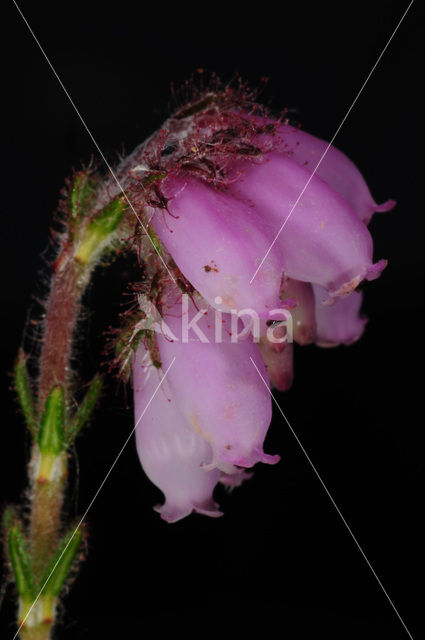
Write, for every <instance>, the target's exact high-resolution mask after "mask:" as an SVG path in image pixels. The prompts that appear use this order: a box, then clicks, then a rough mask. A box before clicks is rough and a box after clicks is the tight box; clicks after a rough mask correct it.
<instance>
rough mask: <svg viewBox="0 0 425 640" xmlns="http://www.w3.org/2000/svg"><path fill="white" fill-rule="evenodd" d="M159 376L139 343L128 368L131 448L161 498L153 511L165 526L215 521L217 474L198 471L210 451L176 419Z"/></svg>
mask: <svg viewBox="0 0 425 640" xmlns="http://www.w3.org/2000/svg"><path fill="white" fill-rule="evenodd" d="M162 377H163V373H162V372H160V371H158V369H157V368H155V367H154V366H153V365H152V364H151V360H150V356H149V352H148V351H146V350H145V348H144V346H143V344H141V345H140V346H139V347H138V349H137V353H136V358H135V361H134V365H133V387H134V415H135V420H136V423H137V428H136V446H137V453H138V454H139V458H140V462H141V464H142V467H143V469H144V471H145V473H146V475H147V476H148V478H149V479H150V480H151V481H152V482H153V483H154V484H155V485H156V486H157V487H159V489H161V491H162V492H163V494H164V495H165V503H164V504H163V505H162V506H159V507H156V511H158V512H159V513H160V514H161V517H162V518H163V519H164V520H167V521H168V522H176V521H177V520H180V519H181V518H184V517H185V516H187V515H189V514H190V513H192V511H196V512H198V513H202V514H204V515H208V516H220V515H222V514H221V512H220V511H218V508H217V504H216V503H215V502H214V500H213V497H212V494H213V490H214V487H215V485H216V484H217V482H218V480H219V478H220V475H221V473H220V471H219V470H218V469H212V470H211V471H207V470H206V469H205V468H204V467H205V465H207V464H209V463H210V462H211V458H212V449H211V446H210V445H209V444H208V442H207V441H206V440H205V439H204V438H202V437H201V436H200V435H199V434H198V433H196V431H195V430H194V429H193V428H192V426H191V425H190V423H189V422H187V420H186V419H185V418H184V417H183V416H182V414H181V412H180V410H179V402H178V399H176V398H175V397H174V396H173V394H172V393H171V392H170V389H169V385H168V381H167V379H165V380H162ZM161 380H162V383H161V386H160V387H159V388H158V389H157V387H158V385H159V384H160V382H161ZM155 390H156V393H155ZM141 416H142V417H141Z"/></svg>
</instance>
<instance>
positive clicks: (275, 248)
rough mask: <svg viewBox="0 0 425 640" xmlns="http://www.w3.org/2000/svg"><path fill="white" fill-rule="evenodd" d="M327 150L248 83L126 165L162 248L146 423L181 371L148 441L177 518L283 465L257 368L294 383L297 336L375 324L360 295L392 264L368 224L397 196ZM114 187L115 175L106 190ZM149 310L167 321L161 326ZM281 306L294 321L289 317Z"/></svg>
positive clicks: (217, 94)
mask: <svg viewBox="0 0 425 640" xmlns="http://www.w3.org/2000/svg"><path fill="white" fill-rule="evenodd" d="M327 146H328V145H327V143H326V142H324V141H323V140H319V139H318V138H315V137H314V136H311V135H310V134H307V133H305V132H303V131H300V130H299V129H297V128H295V127H292V126H291V124H290V123H289V122H286V121H282V119H279V118H273V117H271V116H270V114H269V113H267V112H266V111H265V110H264V109H262V108H261V107H260V106H259V105H258V104H255V102H254V100H253V97H252V95H251V94H250V93H249V92H248V91H246V90H245V89H244V90H243V91H241V90H240V91H237V90H233V89H232V88H229V87H227V88H226V89H224V90H223V89H220V90H217V91H214V90H211V91H207V92H206V93H204V94H202V95H199V96H198V99H197V100H195V101H193V102H192V103H190V104H188V105H186V106H184V107H181V108H180V110H179V111H178V112H177V113H176V114H174V115H173V116H172V117H171V118H169V120H167V121H166V122H165V123H164V125H163V127H162V128H161V130H160V131H159V132H158V133H157V134H154V135H153V136H152V137H151V138H149V140H148V141H147V142H146V143H144V144H143V145H141V146H140V147H138V148H137V149H136V150H135V151H134V152H133V153H132V154H131V155H130V156H129V157H128V158H127V159H126V160H124V161H123V163H122V164H121V166H120V167H119V169H118V178H119V181H120V183H121V185H122V186H124V187H125V189H126V191H127V193H129V194H130V195H131V200H132V205H133V207H134V209H135V210H136V211H137V212H138V215H139V216H140V219H142V221H143V224H144V229H143V232H141V231H140V229H138V231H137V233H136V234H135V238H138V239H139V250H143V251H144V253H145V255H146V253H147V257H146V259H145V261H144V272H143V282H142V285H141V286H142V290H143V292H144V295H145V296H146V297H147V300H148V301H149V304H148V305H145V306H144V307H143V309H142V316H141V320H140V319H139V320H138V322H137V323H136V324H135V325H134V327H133V328H132V330H131V331H130V332H129V335H131V336H135V335H136V334H137V335H138V334H139V333H141V334H142V335H143V339H142V341H141V343H140V346H139V347H138V351H137V357H136V360H135V364H134V366H133V379H134V387H135V392H134V393H135V406H136V419H137V416H138V414H140V412H141V411H142V410H143V408H144V405H145V404H146V403H147V402H148V401H149V398H148V396H149V395H150V394H151V393H153V390H154V386H155V384H154V381H155V383H156V382H157V380H158V369H159V370H160V372H159V377H160V376H161V371H162V373H164V372H165V371H167V372H168V373H167V379H166V380H165V381H164V387H163V388H162V389H160V390H159V391H158V392H157V394H156V395H155V397H154V399H153V400H152V404H151V406H150V407H149V408H148V410H147V412H146V416H145V417H144V418H142V420H141V422H140V425H139V426H138V427H137V446H138V452H139V456H140V459H141V462H142V465H143V467H144V469H145V471H146V473H147V475H148V476H149V477H150V478H151V480H152V481H153V482H154V483H155V484H157V486H158V487H159V488H160V489H161V490H162V491H163V493H164V494H165V497H166V501H165V504H164V505H163V506H162V507H161V508H160V510H161V514H162V516H163V517H164V518H166V519H168V520H169V521H174V520H176V519H179V518H180V517H183V516H184V515H187V514H188V513H190V512H191V511H193V510H195V511H198V512H201V513H207V514H208V515H217V505H216V504H215V502H214V500H213V498H212V493H213V489H214V486H215V485H216V484H217V482H221V483H222V484H225V485H226V486H230V487H234V486H238V485H239V484H240V483H241V482H242V480H243V479H245V478H246V477H248V475H247V473H246V472H244V469H247V468H250V467H252V466H253V465H255V464H256V463H257V462H268V463H274V462H277V459H278V457H277V456H270V455H268V454H266V453H264V451H263V444H264V440H265V437H266V434H267V429H268V426H269V422H270V418H271V399H270V394H269V391H268V390H267V388H266V387H265V386H264V384H263V381H262V380H261V378H260V376H259V375H258V371H259V372H260V374H261V377H263V378H266V379H267V376H268V377H269V379H270V382H271V384H272V385H273V386H274V387H276V388H277V389H279V390H287V389H288V388H289V387H290V385H291V383H292V379H293V356H294V349H293V343H292V339H293V340H294V341H295V342H296V343H298V344H299V345H306V344H311V343H312V342H315V343H316V344H317V345H319V346H333V345H336V344H350V343H351V342H354V341H355V340H357V339H358V338H359V337H360V335H361V333H362V331H363V328H364V324H365V320H364V319H363V318H361V317H360V316H359V309H360V305H361V301H362V296H361V293H358V291H357V290H356V289H357V287H358V285H359V284H360V283H361V282H363V281H365V280H366V281H367V280H373V279H375V278H377V277H378V276H379V275H380V273H381V271H382V270H383V268H384V267H385V264H386V262H385V260H379V261H378V262H374V256H373V242H372V238H371V235H370V232H369V230H368V228H367V226H366V224H367V223H368V222H369V220H370V218H371V216H372V214H373V213H374V212H375V211H387V210H389V209H390V208H392V206H394V202H393V201H391V200H389V201H387V202H385V203H384V204H382V205H377V204H376V203H375V202H374V200H373V198H372V196H371V194H370V191H369V189H368V187H367V185H366V182H365V180H364V178H363V176H362V175H361V173H360V172H359V170H358V169H357V168H356V167H355V165H354V164H353V163H352V162H351V161H350V160H349V159H348V158H347V157H346V156H345V155H344V154H343V153H342V152H340V151H338V150H337V149H336V148H334V147H333V146H332V147H330V148H329V149H328V150H327V152H326V154H325V156H324V157H323V159H322V161H321V164H320V165H319V166H318V167H317V170H316V165H317V163H318V162H319V160H320V159H321V157H322V155H323V153H324V152H325V151H326V149H327ZM315 170H316V172H315V173H314V174H313V172H314V171H315ZM114 190H116V185H115V184H113V183H111V184H110V185H108V187H107V188H106V189H105V194H104V197H105V199H106V197H110V196H111V194H113V193H114ZM145 231H147V233H145ZM149 243H150V244H149ZM147 247H148V251H147V252H146V248H147ZM170 276H171V278H170ZM172 280H174V281H175V282H174V283H172ZM184 296H186V297H188V298H189V303H188V305H186V306H185V305H184V304H183V302H182V300H183V298H184ZM149 305H153V306H154V307H156V308H157V310H158V314H159V316H160V317H162V319H163V325H161V322H160V323H158V322H155V323H152V321H151V320H149V318H148V317H147V313H146V310H147V309H148V308H149ZM282 308H283V309H284V310H286V311H287V310H288V309H289V310H290V311H291V317H292V323H287V322H283V321H282V320H281V319H279V318H276V314H275V312H276V311H279V310H281V309H282ZM241 312H244V313H245V315H246V314H248V316H249V315H250V314H253V316H256V317H258V319H259V322H258V324H256V322H255V321H254V320H252V322H246V319H245V318H242V319H241V318H240V317H239V315H238V314H240V315H243V314H241ZM253 316H252V317H253ZM165 325H166V327H165ZM158 327H160V329H159V330H158ZM256 327H257V328H258V327H259V332H258V335H256V333H255V328H256ZM242 329H243V330H242ZM249 331H252V335H250V334H249ZM275 338H278V340H275ZM256 342H258V344H256ZM126 353H127V354H128V351H127V352H126ZM126 357H128V356H126ZM142 358H147V359H148V360H149V361H150V363H151V364H150V365H149V367H144V368H143V366H142V367H141V366H140V364H139V363H140V361H141V359H142ZM143 362H144V360H143ZM152 364H153V365H154V366H152ZM171 365H172V366H171ZM148 372H150V373H148ZM151 409H152V411H151Z"/></svg>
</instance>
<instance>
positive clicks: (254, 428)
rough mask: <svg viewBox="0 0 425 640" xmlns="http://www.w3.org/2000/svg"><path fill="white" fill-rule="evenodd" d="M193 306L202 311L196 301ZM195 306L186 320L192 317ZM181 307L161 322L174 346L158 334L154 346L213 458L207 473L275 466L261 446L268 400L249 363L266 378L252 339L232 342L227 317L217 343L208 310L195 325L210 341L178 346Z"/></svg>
mask: <svg viewBox="0 0 425 640" xmlns="http://www.w3.org/2000/svg"><path fill="white" fill-rule="evenodd" d="M196 300H197V306H198V307H199V308H200V309H202V307H203V306H204V307H206V305H205V303H204V305H202V304H201V302H200V299H199V298H197V299H196ZM196 313H197V309H196V308H195V307H194V305H193V304H191V305H190V308H189V319H190V320H192V319H193V317H194V316H195V315H196ZM180 316H181V307H179V305H178V304H176V305H175V306H174V307H173V308H171V309H169V310H168V315H166V317H165V320H166V322H167V324H168V326H169V327H170V328H171V330H172V331H173V333H174V335H175V336H176V337H178V338H179V339H178V340H176V341H174V342H172V341H170V340H168V339H167V338H165V337H163V336H161V335H159V334H158V336H157V338H158V347H159V352H160V356H161V361H162V367H163V369H164V370H165V369H166V368H167V367H168V366H169V364H170V363H171V361H172V359H173V358H174V357H175V358H176V359H175V362H174V365H173V366H172V368H171V369H170V372H169V374H168V376H167V377H168V380H169V384H170V388H171V389H172V392H173V395H174V397H175V398H177V399H178V405H179V409H180V411H181V413H182V415H183V416H184V417H185V418H186V420H188V421H189V422H190V424H191V425H192V427H193V429H194V430H195V432H196V433H198V434H199V435H201V436H202V437H203V438H204V439H205V440H206V441H207V442H208V443H209V444H210V445H211V447H212V451H213V457H212V460H211V462H210V463H209V464H206V466H205V468H206V469H214V468H215V467H218V468H220V469H222V470H223V471H224V472H226V473H227V472H228V471H229V466H230V465H237V466H239V467H251V466H253V465H254V464H255V463H256V462H267V463H275V462H277V461H278V459H279V457H278V456H268V455H267V454H265V453H264V452H263V442H264V438H265V436H266V433H267V429H268V427H269V424H270V420H271V398H270V394H269V393H268V391H267V389H265V387H264V383H263V382H262V380H261V379H260V377H259V375H258V372H257V371H256V369H255V367H254V365H253V363H252V361H251V358H252V360H253V361H254V363H255V365H256V366H257V367H258V369H259V371H260V372H262V374H263V375H264V377H265V378H266V375H267V374H266V370H265V367H264V364H263V362H262V359H261V355H260V352H259V350H258V347H257V345H256V344H254V343H253V342H252V340H251V338H247V339H245V340H243V341H238V342H236V343H232V342H231V335H230V334H231V328H230V319H229V316H228V315H227V314H222V316H223V318H222V321H223V326H224V331H223V340H224V341H223V342H221V343H216V342H215V318H214V314H213V313H212V310H211V309H210V308H207V313H206V314H205V315H202V316H201V319H200V320H199V322H198V323H197V324H198V327H199V329H200V330H201V331H202V332H203V335H204V336H205V337H206V338H207V339H208V342H207V343H205V342H201V340H200V339H199V337H197V336H196V335H191V336H190V338H191V339H190V340H189V342H187V343H184V342H182V340H181V337H182V330H181V319H180Z"/></svg>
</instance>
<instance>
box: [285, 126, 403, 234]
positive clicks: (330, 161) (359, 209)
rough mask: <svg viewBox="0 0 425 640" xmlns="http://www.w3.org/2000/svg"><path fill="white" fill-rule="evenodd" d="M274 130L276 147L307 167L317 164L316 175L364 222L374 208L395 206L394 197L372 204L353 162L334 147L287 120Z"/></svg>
mask: <svg viewBox="0 0 425 640" xmlns="http://www.w3.org/2000/svg"><path fill="white" fill-rule="evenodd" d="M278 132H279V136H280V142H279V145H278V149H279V151H281V152H282V153H285V154H286V155H288V156H289V157H291V158H293V160H295V162H297V163H298V164H299V165H301V166H303V167H306V168H307V169H308V170H310V171H314V170H315V169H316V167H317V169H316V175H317V176H318V177H319V178H321V179H322V180H324V181H325V182H327V184H328V185H329V186H330V187H332V189H335V191H337V192H338V193H339V194H340V195H341V196H342V197H343V198H344V199H345V200H346V201H347V202H348V204H349V205H350V206H351V208H352V209H353V211H354V212H355V213H356V214H357V216H358V217H359V218H360V220H362V221H363V222H365V223H366V224H368V223H369V222H370V219H371V217H372V216H373V214H374V212H375V211H390V210H391V209H392V208H393V207H394V206H395V201H394V200H387V201H386V202H384V203H382V204H376V202H375V201H374V199H373V198H372V196H371V193H370V191H369V188H368V186H367V184H366V181H365V179H364V178H363V176H362V174H361V173H360V171H359V170H358V169H357V167H356V166H355V164H353V162H351V160H350V159H349V158H347V156H346V155H345V154H344V153H342V151H340V150H339V149H337V148H336V147H334V146H330V147H329V143H328V142H326V141H325V140H321V139H320V138H316V137H315V136H312V135H311V134H310V133H307V132H306V131H302V130H301V129H299V128H296V127H292V126H291V125H289V124H284V125H281V126H280V127H279V129H278ZM322 156H323V159H322ZM320 160H321V162H320V164H319V161H320ZM317 165H318V166H317Z"/></svg>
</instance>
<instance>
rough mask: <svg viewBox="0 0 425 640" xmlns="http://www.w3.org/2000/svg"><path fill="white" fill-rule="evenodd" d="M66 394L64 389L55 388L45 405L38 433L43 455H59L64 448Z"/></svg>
mask: <svg viewBox="0 0 425 640" xmlns="http://www.w3.org/2000/svg"><path fill="white" fill-rule="evenodd" d="M64 418H65V392H64V390H63V387H60V386H57V387H53V389H52V390H51V392H50V393H49V395H48V397H47V400H46V403H45V405H44V412H43V416H42V418H41V422H40V430H39V432H38V445H39V447H40V451H41V453H42V454H43V453H47V454H52V455H54V456H57V455H59V453H61V451H63V448H64Z"/></svg>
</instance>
